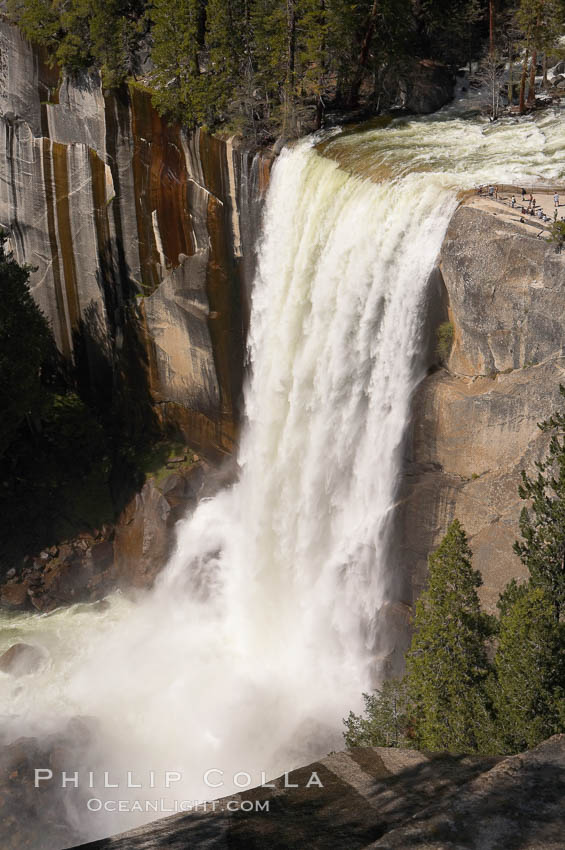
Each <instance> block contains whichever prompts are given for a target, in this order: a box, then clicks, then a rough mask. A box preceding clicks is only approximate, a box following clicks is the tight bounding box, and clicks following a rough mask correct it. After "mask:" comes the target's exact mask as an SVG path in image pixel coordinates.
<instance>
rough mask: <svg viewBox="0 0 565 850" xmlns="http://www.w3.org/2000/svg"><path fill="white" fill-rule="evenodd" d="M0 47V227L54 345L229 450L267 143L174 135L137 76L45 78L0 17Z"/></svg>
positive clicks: (46, 68) (194, 435)
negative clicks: (261, 148) (246, 145)
mask: <svg viewBox="0 0 565 850" xmlns="http://www.w3.org/2000/svg"><path fill="white" fill-rule="evenodd" d="M0 57H1V59H0V126H1V132H0V174H1V175H2V176H1V181H0V224H1V225H2V226H3V227H4V228H6V229H7V230H8V231H9V234H10V245H11V247H12V249H13V251H14V253H15V256H16V259H17V260H18V261H19V262H27V263H29V264H31V265H32V266H34V267H35V269H36V270H35V271H34V273H33V275H32V279H31V286H32V291H33V295H34V297H35V298H36V300H37V302H38V303H39V305H40V306H41V308H42V309H43V311H44V313H45V315H46V316H47V318H48V319H49V321H50V323H51V325H52V328H53V332H54V334H55V338H56V342H57V345H58V347H59V349H60V351H61V352H62V354H63V355H64V356H65V357H66V358H67V359H69V360H71V359H72V360H74V361H75V364H76V363H77V361H78V363H79V365H80V366H81V368H82V371H83V373H84V375H85V376H86V380H87V381H88V382H89V383H90V384H91V385H92V386H93V387H94V388H96V387H100V386H105V385H108V384H112V383H114V384H115V383H116V382H118V381H120V380H122V382H123V383H124V384H127V385H129V386H130V387H136V388H137V392H136V393H135V394H134V395H133V396H132V398H131V404H132V407H137V408H140V410H139V411H138V413H137V414H136V415H140V416H143V413H144V411H143V407H144V406H146V405H150V406H152V407H153V409H154V411H156V412H157V414H158V418H159V419H160V421H161V422H162V423H163V424H164V425H171V426H173V427H174V428H175V429H176V430H177V431H178V430H180V431H181V432H182V433H183V434H184V435H185V436H186V437H187V438H188V439H189V440H190V441H191V443H192V444H196V445H199V446H201V447H202V448H203V449H204V450H220V451H226V450H227V451H229V450H231V448H232V446H233V439H234V433H235V423H236V421H237V417H238V402H239V395H240V390H241V381H242V368H243V367H242V363H243V346H244V335H245V324H246V299H245V297H244V295H243V293H244V289H245V286H246V281H248V279H249V274H250V272H251V268H252V244H253V239H254V236H255V231H256V223H257V216H258V214H259V210H260V206H261V201H262V197H263V192H264V190H265V187H266V182H267V179H268V171H269V166H270V158H269V156H268V155H263V156H262V155H260V154H257V153H252V152H249V151H247V150H245V149H243V148H241V147H239V148H238V147H237V146H234V144H232V140H230V139H225V140H220V139H218V138H215V137H211V136H209V135H207V134H206V133H204V132H196V133H193V134H191V135H188V136H187V135H186V134H184V133H182V132H181V131H180V129H179V128H177V127H174V126H170V125H167V124H166V123H165V122H164V121H162V120H161V119H160V118H159V116H158V115H157V113H156V112H155V111H154V109H153V108H152V106H151V103H150V97H149V95H148V93H147V92H145V91H144V90H143V88H142V87H140V86H139V87H137V86H135V85H132V86H130V87H129V89H126V90H123V91H121V92H120V93H119V94H116V95H107V94H106V93H105V92H103V90H102V87H101V84H100V80H99V77H98V76H97V75H96V74H94V75H89V76H83V77H82V78H80V79H77V80H74V81H72V80H69V79H68V78H65V79H64V80H63V81H62V83H61V82H60V79H59V71H58V69H57V68H54V67H51V66H50V65H49V64H48V62H47V59H46V57H45V56H44V55H43V54H42V52H41V51H38V50H36V49H33V48H32V47H31V46H30V45H29V44H28V43H27V42H26V41H25V40H24V39H23V38H22V36H21V34H20V33H19V31H18V29H17V28H16V27H14V26H11V25H10V24H8V23H7V22H5V21H3V20H0ZM141 388H143V389H141ZM132 415H134V411H133V410H132Z"/></svg>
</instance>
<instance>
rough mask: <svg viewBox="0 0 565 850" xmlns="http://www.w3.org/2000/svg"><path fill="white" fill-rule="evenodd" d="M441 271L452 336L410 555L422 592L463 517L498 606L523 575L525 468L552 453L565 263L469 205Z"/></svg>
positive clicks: (417, 479)
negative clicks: (438, 552)
mask: <svg viewBox="0 0 565 850" xmlns="http://www.w3.org/2000/svg"><path fill="white" fill-rule="evenodd" d="M439 271H440V278H439V279H438V281H437V282H436V284H437V285H436V286H434V288H433V293H432V298H433V299H434V300H435V307H436V310H438V308H439V310H440V311H442V310H443V314H444V317H445V318H447V317H449V320H450V321H451V322H452V325H453V329H454V339H453V346H452V350H451V354H450V356H449V359H448V362H447V363H446V365H445V368H440V369H436V370H435V371H433V372H432V373H431V374H430V375H429V376H428V377H427V378H426V379H425V380H424V381H423V383H422V384H421V386H420V387H419V389H418V392H417V394H416V398H415V400H414V413H413V418H412V426H411V433H410V435H409V437H410V439H409V452H408V454H409V457H408V463H407V468H406V479H405V488H406V489H405V499H406V502H405V509H406V510H405V515H404V529H403V530H404V535H403V538H404V553H403V557H404V559H405V561H406V562H408V563H410V564H411V565H412V567H413V573H412V576H413V582H414V585H413V597H416V596H417V595H418V593H419V592H420V590H421V588H422V585H423V583H424V581H425V575H426V558H427V555H428V554H429V552H430V551H431V550H432V549H433V547H434V546H435V545H437V543H438V542H439V540H440V538H441V536H442V535H443V534H444V532H445V530H446V528H447V525H448V524H449V522H450V521H451V519H453V517H455V516H456V517H457V518H458V519H459V520H460V521H461V522H462V523H463V525H464V527H465V529H466V530H467V532H468V534H469V538H470V545H471V548H472V550H473V554H474V563H475V566H476V567H478V568H479V569H480V570H481V573H482V575H483V579H484V586H483V588H482V589H481V596H482V600H483V603H484V604H485V606H486V607H487V608H488V609H489V610H493V608H494V606H495V603H496V600H497V598H498V594H499V592H500V590H501V589H502V588H503V587H504V585H505V584H506V582H507V581H509V580H510V579H511V578H512V577H517V576H521V575H524V567H523V566H522V565H521V563H520V561H519V560H518V558H517V557H516V556H515V555H514V554H513V552H512V544H513V542H514V540H516V538H517V537H518V536H519V529H518V518H519V514H520V510H521V508H522V507H523V505H524V503H523V502H522V501H521V500H520V498H519V496H518V484H519V483H520V472H521V470H522V469H524V468H526V469H527V470H528V471H530V472H532V471H533V464H534V462H535V461H536V460H539V459H541V458H542V457H543V455H544V454H545V451H546V449H547V444H548V437H547V436H546V435H543V434H542V433H541V432H540V430H539V429H538V427H537V423H538V422H540V421H542V420H543V419H545V418H547V417H548V416H549V415H550V414H551V413H552V412H554V411H555V410H556V409H557V408H558V407H559V406H560V395H559V383H560V382H561V383H563V382H564V374H565V372H564V367H565V312H564V306H563V305H564V303H565V302H564V298H563V296H564V292H565V283H564V280H565V278H564V271H565V256H564V255H563V254H558V253H556V251H555V246H554V245H552V244H550V243H548V242H546V241H545V240H544V239H540V238H537V230H536V229H535V228H532V227H528V226H524V225H520V224H516V223H513V222H511V221H510V220H509V219H508V216H506V215H504V211H503V209H502V208H501V209H500V212H498V213H497V212H496V210H495V208H494V207H490V208H489V207H488V205H481V204H480V203H478V202H477V201H475V200H472V201H470V202H468V203H464V204H463V205H462V206H460V207H459V209H458V210H457V212H456V213H455V215H454V216H453V219H452V221H451V223H450V226H449V229H448V231H447V234H446V236H445V240H444V243H443V246H442V250H441V256H440V268H439Z"/></svg>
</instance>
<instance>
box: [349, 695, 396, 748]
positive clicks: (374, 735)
mask: <svg viewBox="0 0 565 850" xmlns="http://www.w3.org/2000/svg"><path fill="white" fill-rule="evenodd" d="M363 700H364V703H365V712H364V714H362V715H361V714H354V713H353V712H352V711H350V712H349V716H348V717H347V718H346V719H345V720H344V721H343V722H344V724H345V727H346V731H345V732H344V733H343V737H344V740H345V744H346V746H347V748H348V749H351V748H353V747H400V746H406V745H407V744H408V738H407V724H408V713H407V694H406V685H405V683H404V682H403V681H398V680H395V679H391V680H389V681H386V682H383V684H382V685H381V687H380V688H377V689H376V690H375V691H373V693H372V694H363Z"/></svg>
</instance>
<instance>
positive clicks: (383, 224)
mask: <svg viewBox="0 0 565 850" xmlns="http://www.w3.org/2000/svg"><path fill="white" fill-rule="evenodd" d="M554 124H555V126H558V124H557V122H554ZM551 126H553V125H551ZM548 128H549V129H550V122H546V125H545V131H546V132H549V129H548ZM559 132H561V131H559ZM559 138H560V136H559ZM509 140H510V141H511V142H512V145H513V149H514V150H515V151H516V150H518V148H519V152H517V153H515V154H514V159H513V160H512V162H511V166H510V167H507V166H506V163H507V159H508V155H507V151H508V145H509ZM554 141H555V144H553V143H552V145H551V146H550V149H549V150H548V152H547V154H546V153H544V150H543V148H544V142H543V136H542V133H541V130H539V129H537V128H536V127H535V126H533V125H531V126H530V125H525V124H522V125H520V126H519V127H517V128H516V129H515V130H514V129H513V128H512V127H506V126H504V125H501V129H500V131H499V135H496V132H494V131H493V132H491V133H489V134H488V135H484V134H483V133H482V128H481V125H480V124H478V123H475V124H473V123H469V122H464V121H461V120H452V121H447V120H446V119H445V118H439V119H438V120H437V121H433V120H428V121H427V122H424V121H413V122H411V123H410V124H409V125H402V124H401V123H398V124H395V125H393V126H391V128H390V131H388V130H382V129H381V130H375V131H368V132H367V133H365V134H362V135H358V136H354V135H350V136H347V135H345V136H343V137H342V138H338V139H336V140H335V142H330V143H329V144H328V146H327V148H326V150H325V155H321V154H320V153H319V152H318V151H317V149H316V148H315V146H314V145H313V143H312V141H311V140H310V141H305V142H301V143H300V144H298V145H296V146H295V147H293V148H291V149H288V150H284V151H283V152H282V154H281V155H280V156H279V158H278V160H277V162H276V164H275V166H274V169H273V174H272V181H271V185H270V187H269V191H268V197H267V201H266V209H265V212H264V220H263V232H262V240H261V242H260V245H259V248H258V265H257V268H258V270H257V276H256V280H255V284H254V289H253V294H252V299H253V301H252V315H251V329H250V339H249V358H250V368H249V375H250V377H249V381H248V386H247V388H246V394H245V411H246V422H245V426H244V429H243V435H242V439H241V446H240V450H239V456H238V462H239V468H240V469H239V475H238V478H237V481H236V482H235V483H234V484H233V485H231V486H230V487H227V488H225V489H224V490H222V491H220V492H219V493H218V494H217V495H216V496H215V497H213V498H210V499H206V500H204V501H202V502H201V503H200V504H199V506H198V507H197V508H196V510H195V511H194V513H193V514H192V515H191V516H189V517H187V518H186V519H185V520H183V521H182V523H180V524H179V526H178V540H177V546H176V551H175V553H174V555H173V557H172V558H171V561H170V563H169V564H168V565H167V567H166V569H165V570H164V571H163V573H162V574H161V576H160V577H159V580H158V582H157V585H156V587H155V588H154V589H153V590H152V591H151V592H149V593H147V594H144V595H143V596H142V597H141V598H140V599H138V600H136V601H135V603H134V602H132V601H131V600H128V599H126V598H124V597H120V596H119V595H118V596H114V597H113V598H112V600H111V605H110V608H109V610H108V611H107V612H105V613H103V614H95V613H93V612H91V611H90V610H88V609H85V607H82V608H81V607H80V606H77V607H75V608H74V609H67V610H64V611H57V612H55V613H54V614H53V615H50V616H47V617H42V618H28V619H27V620H26V621H25V623H24V622H23V620H20V621H17V625H16V626H15V628H16V629H20V630H21V633H26V634H27V635H28V636H30V637H31V639H32V641H33V640H34V638H35V642H38V643H42V644H43V645H44V646H46V647H47V649H48V650H49V652H50V654H51V658H52V664H51V666H50V667H49V668H48V669H46V670H44V671H40V672H39V673H37V674H36V675H35V676H34V687H33V689H31V690H30V688H21V687H20V686H19V685H17V684H13V683H11V682H8V681H7V678H8V677H5V679H4V680H1V679H0V695H1V698H2V704H3V705H4V704H6V705H9V709H3V710H8V711H9V712H10V713H12V714H13V715H18V719H17V721H15V722H16V727H17V726H18V724H19V728H20V730H22V731H24V730H25V733H26V734H33V731H34V730H37V729H40V730H41V731H42V732H44V731H45V730H49V728H50V724H51V727H52V726H54V725H56V723H57V722H59V720H58V718H59V716H60V715H66V716H69V715H73V714H74V715H76V714H80V715H87V716H94V717H95V718H96V723H97V726H96V732H95V735H94V740H93V748H92V750H91V752H90V754H89V761H88V767H89V769H95V770H101V771H103V770H114V771H118V772H120V775H122V776H123V775H124V774H125V771H126V770H137V771H138V772H140V773H142V774H144V775H147V771H154V772H155V773H156V775H159V771H165V770H170V771H173V770H178V771H179V772H181V773H182V775H183V783H182V785H179V786H178V787H177V788H176V789H175V796H177V797H178V796H181V797H183V798H186V799H204V798H207V799H211V798H214V797H218V796H222V795H224V794H227V793H230V792H231V790H232V788H233V782H232V777H233V775H234V773H237V772H239V771H245V772H248V773H249V774H250V776H251V779H252V784H253V785H257V784H259V783H260V782H261V778H262V777H261V773H262V772H264V774H265V776H267V777H273V776H276V775H278V774H280V773H282V772H283V771H285V770H288V769H291V768H292V767H294V766H296V765H298V764H300V763H302V764H305V763H307V762H308V761H309V760H311V759H314V758H317V757H320V756H322V755H324V754H325V753H327V752H328V750H330V749H332V748H335V749H339V748H340V747H341V745H342V738H341V731H342V723H341V720H342V718H343V717H344V716H345V715H347V713H348V711H349V710H350V709H353V710H358V709H359V708H360V702H361V693H362V691H363V690H368V689H370V688H371V687H372V686H373V685H374V684H375V683H376V682H377V681H378V679H379V677H380V676H381V675H382V672H383V665H384V664H385V663H386V653H385V651H384V650H383V648H382V644H381V641H380V631H379V627H380V624H382V622H383V610H384V609H385V608H386V604H387V602H389V601H390V600H391V599H394V598H398V577H397V576H396V575H395V574H394V569H393V562H392V560H391V558H390V546H391V539H390V530H391V518H392V516H393V514H394V507H395V502H396V500H397V498H398V493H397V487H398V479H399V471H400V466H401V463H402V446H403V438H404V435H405V431H406V426H407V423H408V420H409V412H410V402H411V396H412V393H413V391H414V389H415V387H416V385H417V384H418V382H419V381H420V380H421V378H422V377H423V374H424V369H425V357H424V345H425V340H424V316H425V313H426V297H427V292H426V290H427V283H428V280H429V278H430V274H431V272H432V270H433V268H434V265H435V263H436V260H437V256H438V253H439V250H440V247H441V243H442V239H443V237H444V233H445V230H446V228H447V225H448V222H449V219H450V217H451V215H452V213H453V210H454V209H455V207H456V205H457V189H458V188H459V187H461V186H466V185H472V182H474V181H477V182H484V179H483V176H484V175H485V174H488V173H489V169H490V174H498V175H499V176H498V178H497V179H503V178H504V177H505V176H506V177H507V178H510V177H511V176H512V174H513V173H516V174H518V173H519V174H524V173H527V171H528V169H527V167H526V165H525V163H526V162H527V157H528V156H529V157H533V158H535V167H536V173H546V174H552V173H556V171H557V170H558V169H559V168H560V166H559V158H560V150H561V148H560V146H559V145H558V144H557V141H558V136H556V138H555V140H554ZM434 157H435V159H434ZM344 162H345V165H348V166H349V170H348V169H347V168H346V167H341V166H340V165H339V164H338V163H341V165H342V166H343V165H344ZM544 169H545V172H544ZM354 172H356V173H354ZM367 176H369V177H371V178H372V179H366V177H367ZM487 179H488V178H487ZM491 179H492V178H491ZM376 180H378V182H375V181H376ZM19 633H20V632H18V634H19ZM38 693H40V694H41V703H40V705H39V706H38V704H37V702H36V701H34V698H33V696H34V694H35V695H37V694H38ZM211 768H215V769H219V770H222V771H223V777H224V784H223V785H222V786H221V787H216V788H214V789H211V788H210V787H207V786H206V785H205V783H204V782H203V775H204V773H205V771H207V770H209V769H211ZM97 793H101V792H97ZM107 793H112V792H111V791H109V792H107ZM127 793H130V792H126V791H124V789H123V788H120V796H121V797H122V798H123V796H124V795H127ZM135 793H136V792H135V791H132V792H131V795H132V796H135ZM152 793H153V794H154V795H157V794H158V792H157V791H155V792H152ZM144 795H145V796H146V793H145V792H144ZM114 796H115V792H114ZM138 796H139V794H138ZM136 817H137V816H136ZM154 817H155V814H146V815H145V816H143V817H142V818H141V819H142V820H149V819H151V818H154ZM134 822H135V818H134V817H133V816H132V817H131V818H129V819H128V816H126V815H120V816H119V818H117V819H116V821H114V822H111V823H109V822H107V821H104V822H103V823H102V820H101V818H98V819H96V818H95V819H94V820H93V823H92V824H90V825H89V826H88V830H89V832H90V834H103V833H104V832H105V833H108V832H110V831H112V830H114V831H117V830H118V829H125V828H126V827H128V826H130V825H131V824H132V823H134Z"/></svg>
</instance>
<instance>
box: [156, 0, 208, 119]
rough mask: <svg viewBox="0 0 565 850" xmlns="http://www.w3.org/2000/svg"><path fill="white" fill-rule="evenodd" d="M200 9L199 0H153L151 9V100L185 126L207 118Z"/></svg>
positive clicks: (201, 13) (202, 11) (202, 29)
mask: <svg viewBox="0 0 565 850" xmlns="http://www.w3.org/2000/svg"><path fill="white" fill-rule="evenodd" d="M204 10H205V6H204V3H203V0H155V2H154V3H153V7H152V10H151V18H152V21H153V30H152V35H153V51H152V58H153V63H154V66H155V73H154V84H155V86H156V92H155V94H154V96H153V101H154V103H155V106H156V107H157V108H158V109H159V111H160V112H162V113H166V114H167V115H169V116H171V117H173V118H176V119H177V120H179V121H181V122H182V123H184V124H187V125H189V126H194V125H196V124H206V123H207V122H208V119H209V111H208V108H207V99H206V86H205V80H204V75H203V74H202V72H201V68H200V51H201V48H202V47H203V40H204V28H203V15H204Z"/></svg>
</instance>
